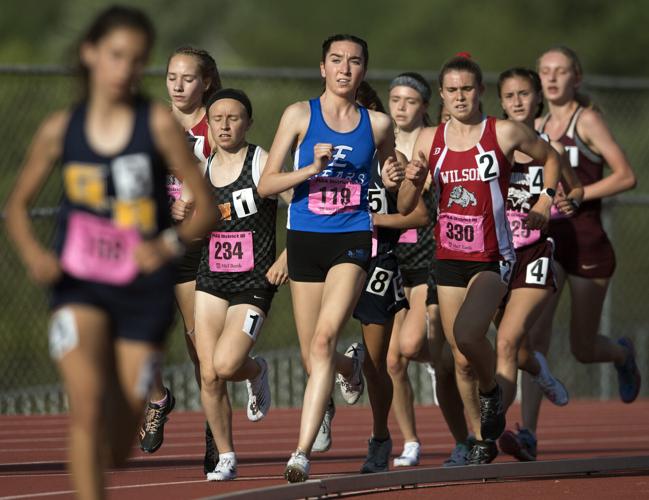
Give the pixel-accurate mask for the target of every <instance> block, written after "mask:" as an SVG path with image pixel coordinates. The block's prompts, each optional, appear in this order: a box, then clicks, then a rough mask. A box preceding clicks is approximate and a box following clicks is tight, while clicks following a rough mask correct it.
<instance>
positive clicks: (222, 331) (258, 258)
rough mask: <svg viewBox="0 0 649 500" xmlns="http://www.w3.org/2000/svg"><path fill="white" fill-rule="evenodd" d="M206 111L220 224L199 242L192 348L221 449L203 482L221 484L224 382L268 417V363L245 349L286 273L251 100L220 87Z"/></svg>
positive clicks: (225, 462)
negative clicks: (238, 384)
mask: <svg viewBox="0 0 649 500" xmlns="http://www.w3.org/2000/svg"><path fill="white" fill-rule="evenodd" d="M206 111H207V115H208V124H209V127H210V132H211V134H212V137H213V138H214V141H215V150H214V153H213V154H212V156H211V157H210V158H209V161H208V164H207V168H206V171H205V177H206V179H208V181H209V183H210V184H211V186H212V192H213V199H214V204H215V205H214V206H213V207H212V208H211V210H212V211H215V212H218V213H219V214H220V216H221V218H222V219H223V222H222V225H221V226H220V227H219V228H218V230H217V231H214V232H212V233H211V234H210V235H209V236H208V238H207V239H206V240H205V242H204V244H203V250H202V255H201V262H200V265H199V268H198V276H197V279H196V299H195V300H196V309H195V321H196V348H197V353H198V357H199V360H200V369H201V402H202V403H203V409H204V411H205V415H206V417H207V421H208V422H209V425H210V428H211V430H212V434H213V435H214V441H215V443H216V446H217V449H218V451H219V460H218V462H217V464H216V465H215V467H214V469H213V470H212V471H209V472H208V473H207V479H208V480H210V481H227V480H231V479H234V478H235V477H236V475H237V461H236V456H235V454H234V445H233V442H232V408H231V406H230V400H229V398H228V395H227V381H243V380H246V381H247V386H248V404H247V408H246V409H247V414H248V418H249V419H250V420H252V421H258V420H261V419H262V418H263V417H265V416H266V414H267V413H268V410H269V408H270V397H271V394H270V386H269V379H268V377H269V375H268V366H267V364H266V361H265V360H264V359H263V358H260V357H259V356H257V357H256V358H254V359H253V358H251V357H250V356H249V353H250V350H251V349H252V348H253V346H254V345H255V342H256V340H257V338H258V336H259V333H260V331H261V328H262V325H263V323H264V320H265V319H266V317H267V315H268V312H269V309H270V305H271V301H272V299H273V295H274V294H275V291H276V289H277V285H280V284H282V283H283V282H285V281H286V279H287V276H288V275H287V273H288V271H287V270H286V252H283V253H282V255H281V256H280V258H279V259H278V260H277V262H276V259H275V218H276V215H277V200H276V199H275V198H274V197H270V198H261V197H260V196H259V194H258V193H257V183H258V181H259V178H260V176H261V172H262V171H263V168H264V166H265V163H266V157H267V154H266V152H265V151H264V150H263V149H261V148H260V147H259V146H255V145H254V144H248V143H247V142H246V132H247V131H248V129H249V128H250V124H251V123H252V105H251V103H250V100H249V99H248V97H247V96H246V95H245V94H244V93H243V92H241V91H239V90H235V89H222V90H219V91H218V92H216V93H215V94H213V95H212V96H211V97H210V98H209V99H208V102H207V106H206ZM273 267H275V268H281V269H283V271H282V274H281V275H282V276H283V278H280V279H274V278H273V276H274V273H273V272H272V269H271V268H273ZM269 279H273V282H271V281H269Z"/></svg>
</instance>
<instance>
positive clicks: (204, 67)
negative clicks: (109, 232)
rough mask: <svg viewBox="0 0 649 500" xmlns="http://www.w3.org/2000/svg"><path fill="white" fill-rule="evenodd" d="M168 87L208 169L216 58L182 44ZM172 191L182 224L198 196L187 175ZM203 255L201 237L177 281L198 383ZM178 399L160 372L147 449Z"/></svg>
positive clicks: (144, 441)
mask: <svg viewBox="0 0 649 500" xmlns="http://www.w3.org/2000/svg"><path fill="white" fill-rule="evenodd" d="M166 86H167V93H168V95H169V99H170V100H171V112H172V114H173V115H174V118H176V120H177V121H178V122H179V123H180V124H181V125H182V127H183V129H184V130H185V131H186V137H187V140H188V142H189V147H190V149H191V151H192V153H193V155H194V158H195V159H196V162H197V164H198V165H199V166H200V170H201V172H203V171H204V167H205V162H206V161H207V158H208V157H209V156H210V151H211V149H212V148H211V146H210V144H211V141H210V138H209V131H208V126H207V115H206V113H205V106H204V105H205V102H206V99H207V97H208V96H209V95H210V94H212V93H213V92H215V91H216V90H218V89H220V88H221V78H220V76H219V72H218V69H217V67H216V62H215V61H214V59H213V58H212V56H210V55H209V53H208V52H207V51H205V50H202V49H197V48H194V47H189V46H183V47H179V48H177V49H176V50H175V51H174V52H173V54H171V56H170V57H169V61H168V63H167V74H166ZM167 195H168V197H169V205H170V207H171V213H172V218H173V220H174V222H175V223H177V224H180V223H181V222H182V221H183V220H185V219H186V217H185V216H186V215H189V214H190V213H191V212H192V211H193V208H194V202H193V197H192V195H191V193H190V192H189V190H188V189H187V188H186V187H185V188H183V182H182V180H181V179H178V178H177V177H176V176H174V175H171V174H170V175H168V176H167ZM200 258H201V241H198V242H197V243H195V244H192V245H189V247H188V249H187V252H186V253H185V255H184V256H183V257H182V258H181V259H180V260H179V261H178V263H177V273H176V285H175V295H176V303H177V304H178V310H179V311H180V314H181V316H182V319H183V325H184V327H185V333H186V335H185V342H186V344H187V352H188V353H189V358H190V359H191V360H192V363H193V364H194V372H195V376H196V381H197V383H199V381H200V373H199V368H198V356H197V355H196V347H195V345H194V342H195V340H194V289H195V287H196V272H197V270H198V263H199V261H200ZM199 385H200V384H199ZM174 404H175V401H174V397H173V394H172V393H171V391H170V390H169V389H168V388H166V387H165V386H164V384H163V381H162V377H161V374H158V376H157V377H156V380H155V383H154V384H153V388H152V389H151V400H150V401H149V404H148V405H147V411H146V417H145V419H144V423H143V424H142V429H141V430H140V448H141V449H142V450H143V451H145V452H147V453H154V452H156V451H157V450H158V449H159V448H160V446H161V445H162V442H163V440H164V424H165V422H166V421H167V418H168V415H169V413H170V412H171V410H172V409H173V407H174ZM205 432H206V435H205V446H206V451H205V463H204V470H205V473H207V472H210V471H212V470H214V466H215V465H216V463H215V459H214V456H215V452H214V450H213V448H214V445H213V440H212V436H211V433H210V431H209V426H207V425H206V426H205Z"/></svg>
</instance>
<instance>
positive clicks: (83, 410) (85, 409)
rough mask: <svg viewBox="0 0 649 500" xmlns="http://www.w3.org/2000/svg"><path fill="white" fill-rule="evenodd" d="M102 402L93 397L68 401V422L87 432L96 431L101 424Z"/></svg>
mask: <svg viewBox="0 0 649 500" xmlns="http://www.w3.org/2000/svg"><path fill="white" fill-rule="evenodd" d="M101 408H102V404H101V402H100V401H99V400H98V399H96V398H93V397H88V398H87V399H86V398H84V399H83V400H82V399H81V398H80V399H79V400H78V401H76V404H75V401H74V400H72V401H71V402H70V410H71V411H70V424H71V425H72V426H73V427H75V428H76V429H79V430H82V431H84V432H88V433H97V432H99V429H100V427H101V425H102V420H101V419H102V413H103V412H102V411H101Z"/></svg>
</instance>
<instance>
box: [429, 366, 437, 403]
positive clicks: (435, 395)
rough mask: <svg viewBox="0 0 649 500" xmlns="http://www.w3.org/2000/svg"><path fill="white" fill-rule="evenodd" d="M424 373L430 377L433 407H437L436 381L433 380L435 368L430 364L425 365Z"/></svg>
mask: <svg viewBox="0 0 649 500" xmlns="http://www.w3.org/2000/svg"><path fill="white" fill-rule="evenodd" d="M426 371H427V372H428V375H430V380H431V382H432V385H433V403H435V406H439V401H438V400H437V379H436V378H435V368H433V365H431V364H430V363H426Z"/></svg>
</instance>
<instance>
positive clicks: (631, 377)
mask: <svg viewBox="0 0 649 500" xmlns="http://www.w3.org/2000/svg"><path fill="white" fill-rule="evenodd" d="M617 343H618V344H619V345H621V346H622V347H624V348H625V349H626V350H628V351H629V354H628V356H627V358H626V361H625V362H624V364H623V365H622V366H618V365H615V369H616V370H617V381H618V385H619V388H620V398H621V399H622V401H623V402H625V403H633V402H634V401H635V398H637V397H638V393H639V392H640V384H641V378H640V370H638V365H637V364H636V362H635V347H634V345H633V341H632V340H631V339H630V338H628V337H622V338H621V339H618V341H617Z"/></svg>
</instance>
